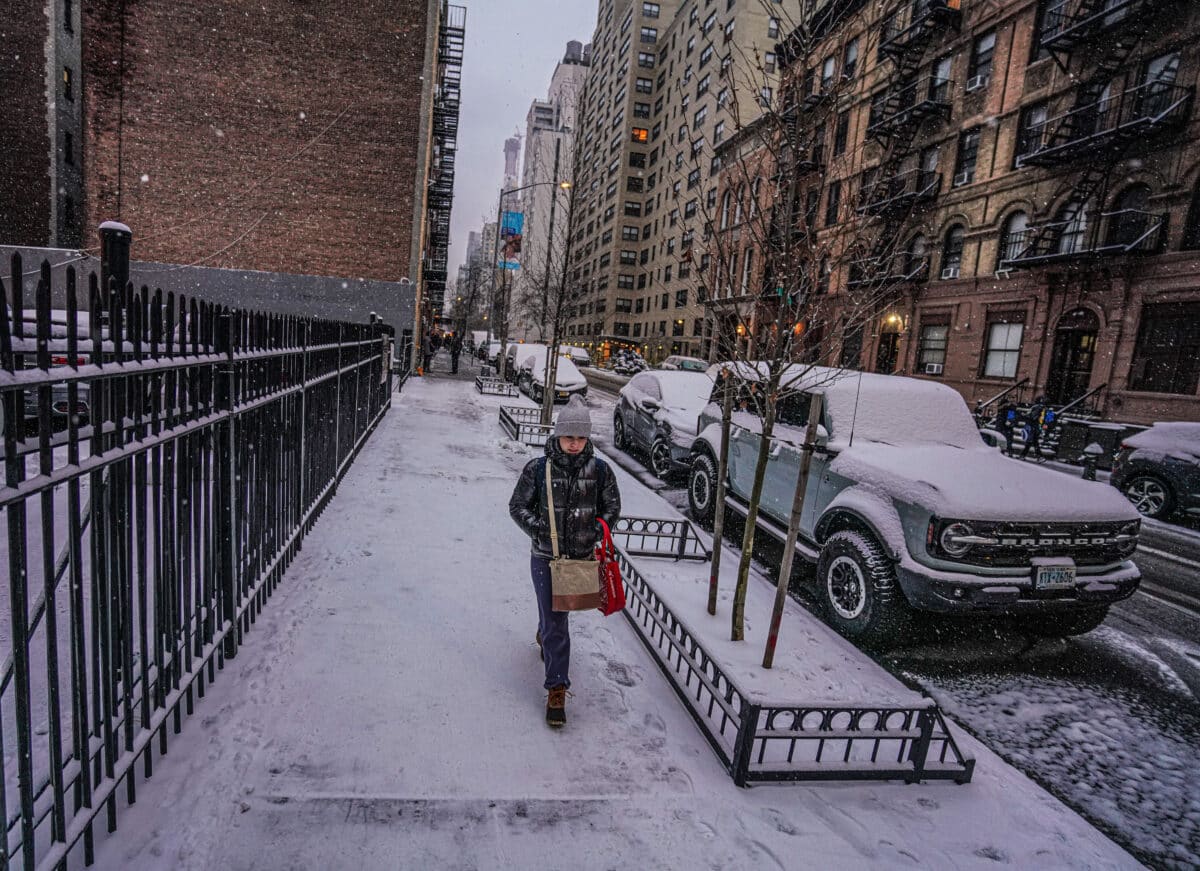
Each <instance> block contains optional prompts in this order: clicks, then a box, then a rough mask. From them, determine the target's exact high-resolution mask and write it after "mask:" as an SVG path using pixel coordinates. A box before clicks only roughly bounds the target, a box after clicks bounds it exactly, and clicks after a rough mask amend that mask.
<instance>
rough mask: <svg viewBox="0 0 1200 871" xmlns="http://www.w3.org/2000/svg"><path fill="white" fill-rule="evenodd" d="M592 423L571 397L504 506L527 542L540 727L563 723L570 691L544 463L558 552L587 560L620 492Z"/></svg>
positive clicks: (613, 515)
mask: <svg viewBox="0 0 1200 871" xmlns="http://www.w3.org/2000/svg"><path fill="white" fill-rule="evenodd" d="M591 434H592V420H591V415H590V414H589V413H588V409H587V406H586V405H584V403H583V400H582V398H580V397H578V396H572V397H571V401H570V402H568V403H567V406H566V408H564V409H563V410H562V411H561V412H559V415H558V421H557V423H556V424H555V427H554V435H553V436H552V437H551V438H549V439H547V440H546V455H545V456H544V457H538V458H537V459H534V460H530V461H529V462H528V463H526V464H525V468H524V469H522V470H521V477H520V478H519V479H518V480H517V486H516V488H515V489H514V490H513V494H512V498H511V499H509V500H508V513H509V515H511V517H512V519H513V520H514V521H516V523H517V526H519V527H521V531H522V532H524V533H525V534H526V535H528V536H529V538H530V540H531V542H532V554H531V555H530V558H529V571H530V575H531V576H532V578H533V589H534V593H535V594H536V596H537V604H538V631H537V634H536V636H535V639H536V641H537V643H538V646H539V647H540V648H541V652H542V661H543V662H544V663H545V676H546V680H545V683H544V684H543V686H544V687H545V689H546V690H548V691H549V694H548V697H547V699H546V722H547V723H548V724H549V725H551V726H555V727H558V726H562V725H563V724H565V723H566V721H567V713H566V704H567V690H568V689H569V688H570V686H571V680H570V677H569V676H568V671H569V668H570V664H571V635H570V629H569V626H568V622H567V621H568V617H569V616H570V613H569V612H567V611H555V610H553V609H552V607H551V597H552V593H551V585H550V559H551V556H552V555H553V545H552V543H551V541H550V514H549V510H548V508H547V499H546V464H547V463H549V468H550V486H551V489H552V493H553V497H554V518H555V528H556V531H557V533H558V548H559V552H560V554H561V555H562V556H565V557H568V558H570V559H590V558H591V557H592V556H593V555H594V551H595V547H596V544H597V543H598V542H599V541H600V537H601V530H600V524H599V523H597V522H596V518H598V517H599V518H603V519H604V522H605V523H607V524H608V525H609V527H610V528H611V527H613V526H614V525H615V524H616V522H617V518H618V517H619V516H620V514H621V493H620V491H619V490H618V489H617V477H616V475H614V474H613V470H612V469H611V468H610V467H609V466H608V464H607V463H605V462H604V461H603V460H601V459H600V458H599V457H597V456H595V453H594V451H593V449H592V442H591Z"/></svg>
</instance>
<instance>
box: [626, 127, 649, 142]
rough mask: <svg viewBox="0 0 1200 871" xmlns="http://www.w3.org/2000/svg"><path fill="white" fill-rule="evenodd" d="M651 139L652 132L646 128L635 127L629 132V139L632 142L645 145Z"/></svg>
mask: <svg viewBox="0 0 1200 871" xmlns="http://www.w3.org/2000/svg"><path fill="white" fill-rule="evenodd" d="M649 138H650V131H649V130H647V129H646V128H645V127H634V128H632V129H631V130H630V131H629V139H630V141H631V142H642V143H644V142H645V141H646V140H647V139H649Z"/></svg>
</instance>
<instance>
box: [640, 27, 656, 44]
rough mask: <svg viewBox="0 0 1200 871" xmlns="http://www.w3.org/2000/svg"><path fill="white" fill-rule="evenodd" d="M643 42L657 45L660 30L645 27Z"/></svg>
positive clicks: (643, 29)
mask: <svg viewBox="0 0 1200 871" xmlns="http://www.w3.org/2000/svg"><path fill="white" fill-rule="evenodd" d="M641 40H642V42H646V43H655V42H658V28H655V27H643V28H642V33H641Z"/></svg>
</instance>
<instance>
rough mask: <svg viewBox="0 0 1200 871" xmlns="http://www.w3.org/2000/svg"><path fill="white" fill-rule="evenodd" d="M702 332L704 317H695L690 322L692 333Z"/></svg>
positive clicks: (696, 334) (695, 334) (701, 333)
mask: <svg viewBox="0 0 1200 871" xmlns="http://www.w3.org/2000/svg"><path fill="white" fill-rule="evenodd" d="M703 333H704V318H696V319H695V320H694V321H693V322H692V335H693V336H699V335H703Z"/></svg>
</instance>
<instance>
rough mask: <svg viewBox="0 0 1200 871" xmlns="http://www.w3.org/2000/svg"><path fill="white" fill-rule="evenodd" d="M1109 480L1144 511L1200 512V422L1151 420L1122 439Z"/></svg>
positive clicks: (1155, 513) (1157, 515)
mask: <svg viewBox="0 0 1200 871" xmlns="http://www.w3.org/2000/svg"><path fill="white" fill-rule="evenodd" d="M1109 483H1111V484H1112V485H1113V486H1114V487H1116V488H1117V489H1118V490H1120V491H1121V492H1122V493H1124V494H1125V496H1126V498H1128V499H1129V501H1130V502H1132V503H1133V505H1134V507H1135V508H1137V510H1138V511H1140V512H1141V513H1142V514H1143V515H1145V516H1146V517H1153V518H1156V519H1163V518H1166V517H1170V516H1171V515H1172V514H1174V513H1175V512H1176V511H1180V512H1184V513H1188V514H1200V423H1182V422H1181V423H1156V424H1154V426H1152V427H1150V428H1149V429H1148V430H1145V431H1143V432H1140V433H1137V434H1136V435H1133V436H1130V437H1129V438H1127V439H1125V441H1123V442H1122V443H1121V449H1120V450H1119V451H1118V452H1117V457H1116V459H1115V460H1114V461H1113V467H1112V476H1111V478H1110V479H1109Z"/></svg>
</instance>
